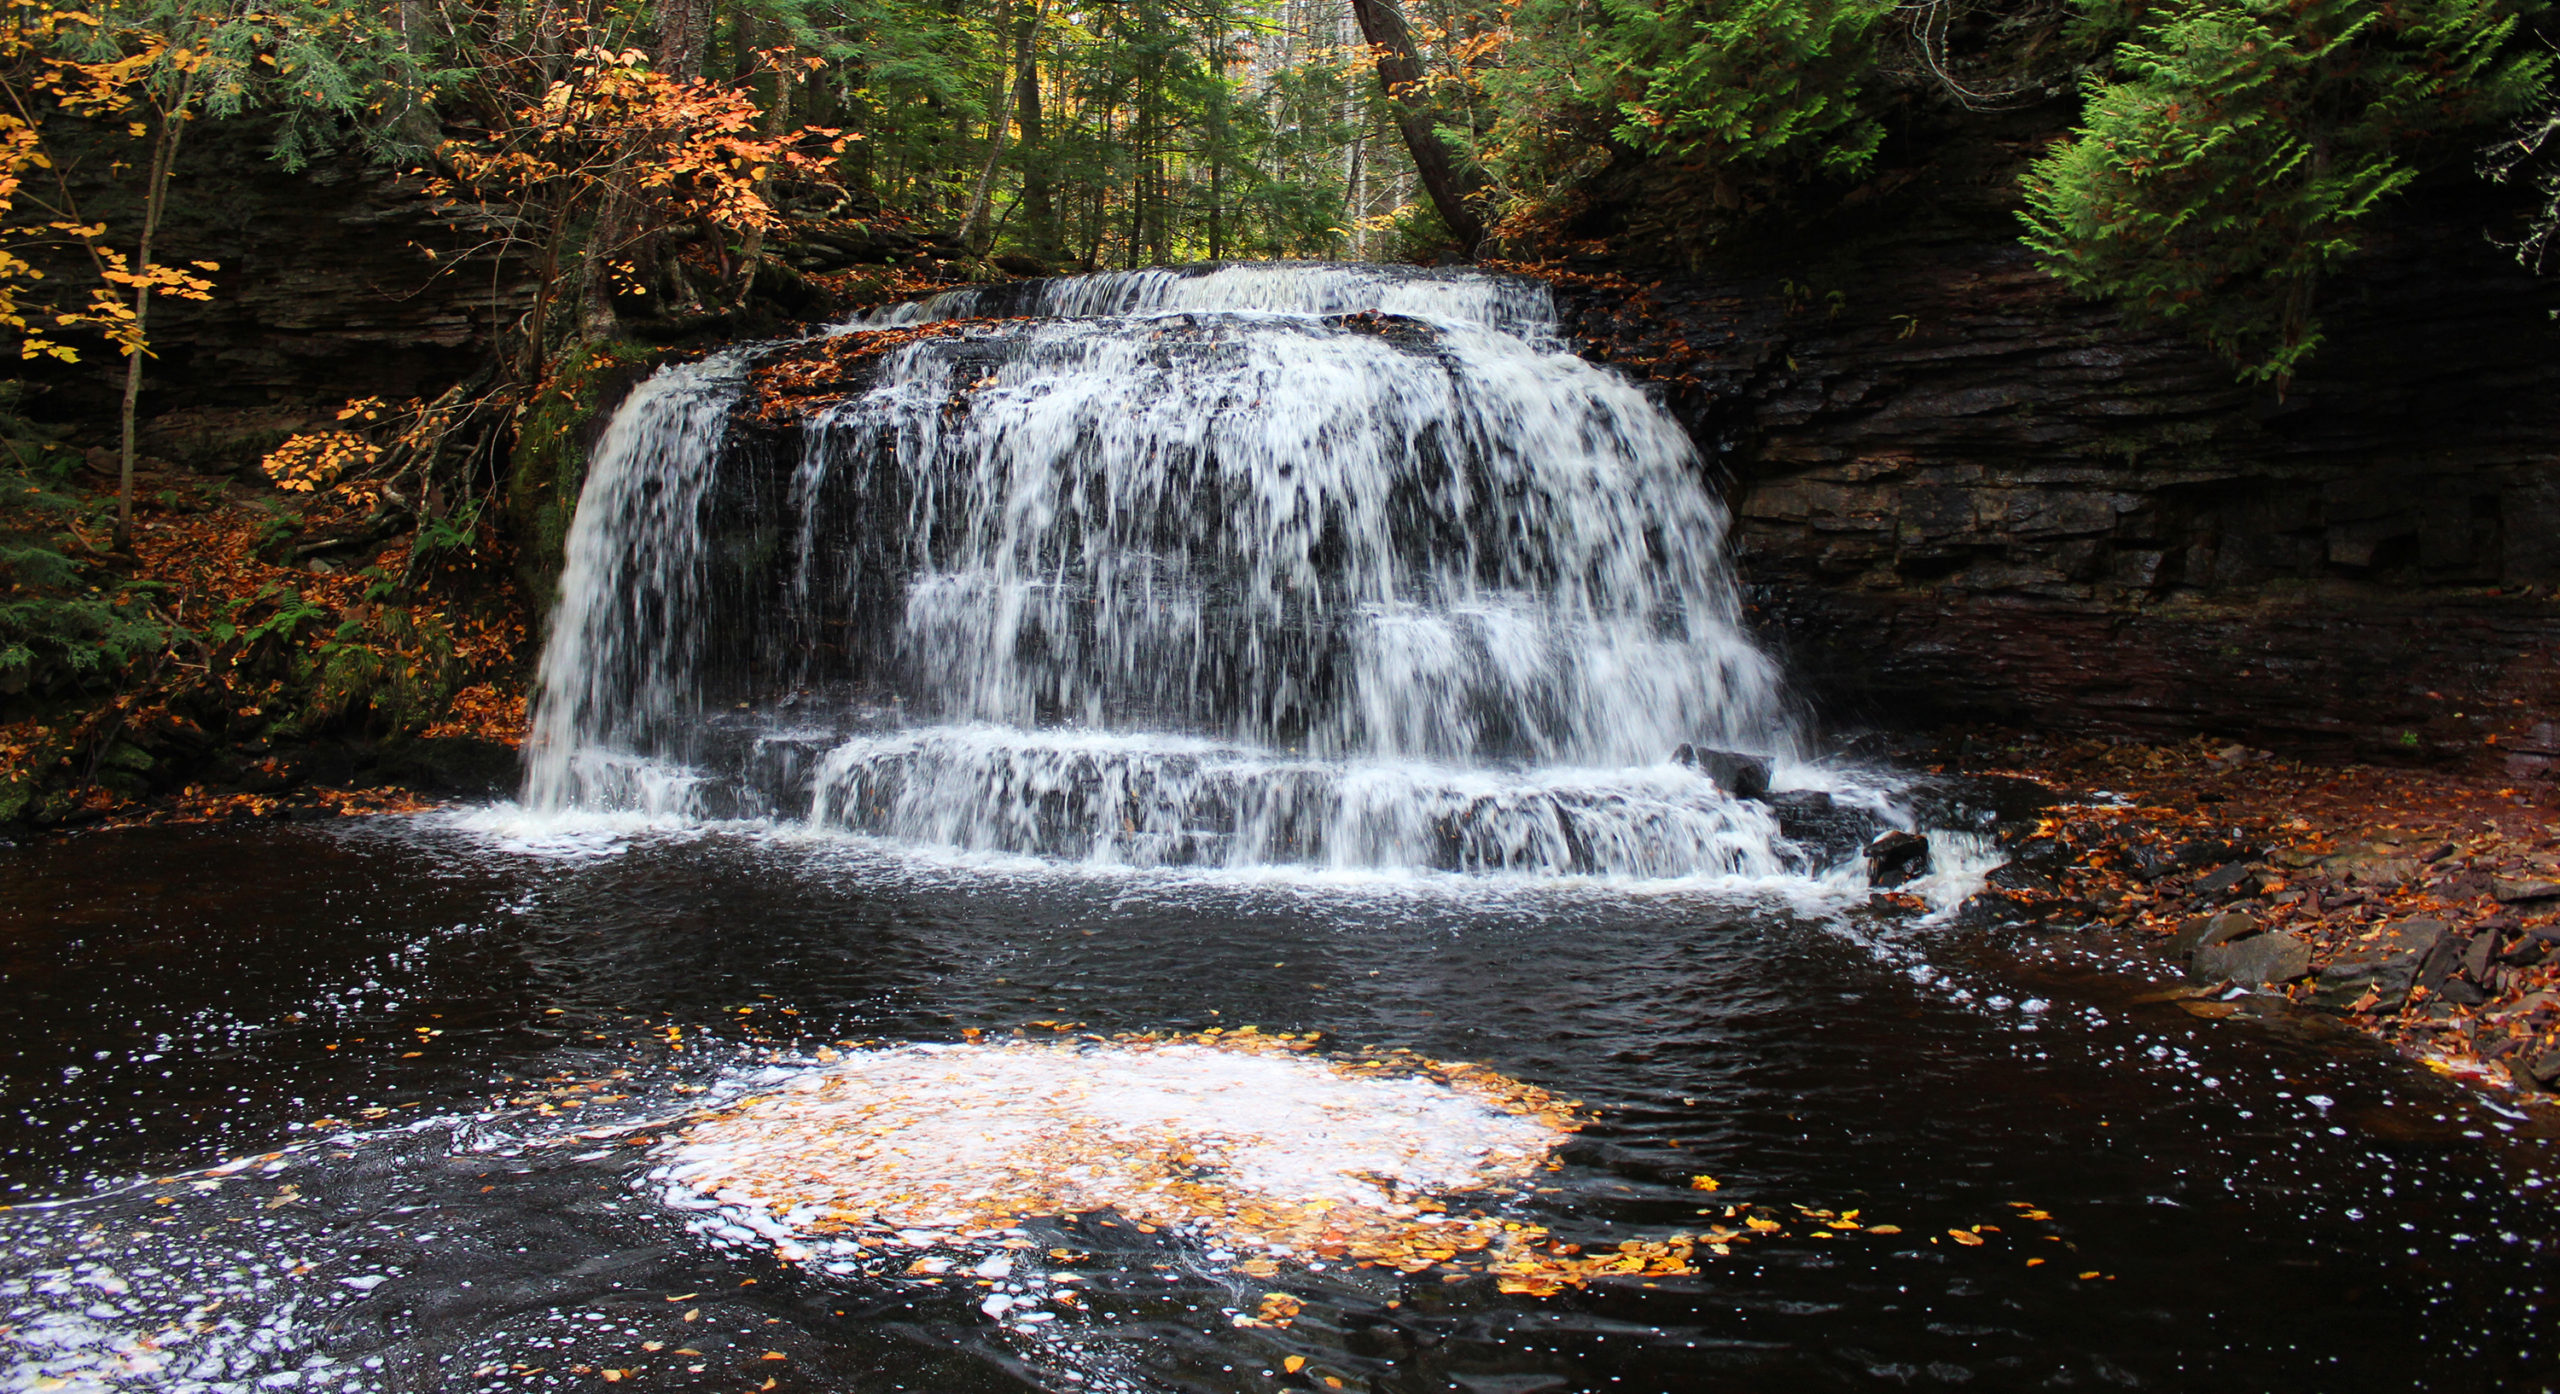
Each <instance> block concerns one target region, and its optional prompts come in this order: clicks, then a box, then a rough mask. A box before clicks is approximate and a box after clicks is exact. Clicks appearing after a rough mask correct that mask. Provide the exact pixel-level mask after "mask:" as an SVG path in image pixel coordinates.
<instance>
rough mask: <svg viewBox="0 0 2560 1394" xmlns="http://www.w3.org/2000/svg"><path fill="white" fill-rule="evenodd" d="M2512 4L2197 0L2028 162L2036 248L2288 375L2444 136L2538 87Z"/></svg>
mask: <svg viewBox="0 0 2560 1394" xmlns="http://www.w3.org/2000/svg"><path fill="white" fill-rule="evenodd" d="M2516 28H2517V13H2516V8H2515V7H2514V6H2513V5H2509V4H2505V3H2501V0H2398V2H2397V3H2389V4H2385V3H2380V0H2188V3H2184V4H2180V5H2177V6H2175V7H2174V8H2171V9H2168V10H2165V11H2162V12H2160V13H2158V14H2157V15H2156V16H2154V17H2153V18H2151V19H2150V20H2149V21H2148V22H2147V23H2145V24H2144V25H2143V27H2142V28H2141V29H2140V30H2139V32H2137V33H2136V34H2135V36H2134V37H2132V38H2130V39H2128V40H2126V41H2125V42H2123V43H2122V44H2120V45H2118V46H2117V48H2116V50H2115V61H2114V65H2113V71H2112V72H2111V73H2109V74H2107V75H2105V76H2103V77H2096V78H2092V79H2091V80H2090V81H2089V83H2088V84H2087V86H2086V89H2085V93H2084V96H2085V107H2084V110H2083V114H2082V117H2081V121H2080V124H2079V126H2078V128H2077V129H2076V130H2075V131H2074V132H2073V133H2072V135H2071V137H2070V138H2069V139H2067V140H2065V141H2064V142H2062V143H2061V144H2060V145H2059V146H2057V147H2056V148H2055V149H2054V150H2053V151H2052V152H2051V153H2050V154H2048V155H2047V156H2045V158H2043V159H2041V160H2039V161H2037V162H2036V163H2035V165H2034V166H2033V167H2032V168H2031V170H2030V171H2029V172H2028V174H2027V175H2026V178H2025V181H2024V192H2025V197H2026V207H2025V209H2024V210H2023V211H2022V212H2021V213H2020V215H2019V216H2020V218H2021V219H2022V220H2023V222H2024V223H2025V226H2026V235H2025V241H2026V244H2027V245H2028V246H2029V247H2030V248H2032V249H2034V251H2035V252H2036V253H2037V257H2038V260H2039V261H2040V262H2041V263H2042V265H2043V266H2044V267H2045V268H2046V269H2047V270H2048V271H2051V272H2052V273H2053V274H2054V275H2055V276H2057V277H2060V278H2061V279H2062V280H2063V281H2064V282H2065V283H2066V284H2068V285H2070V286H2071V287H2072V288H2073V289H2075V290H2078V291H2081V292H2082V293H2084V294H2087V295H2090V296H2093V297H2103V298H2107V299H2112V300H2114V301H2115V302H2117V303H2118V304H2119V305H2121V306H2122V307H2123V308H2124V310H2125V311H2126V313H2127V314H2128V315H2129V316H2131V317H2132V318H2134V319H2135V320H2137V321H2142V322H2153V323H2167V324H2176V325H2181V326H2184V327H2185V328H2187V329H2188V330H2189V331H2191V332H2192V333H2194V334H2195V335H2196V336H2197V337H2198V338H2200V339H2202V340H2203V341H2204V342H2205V344H2207V345H2208V346H2209V347H2211V348H2212V349H2213V350H2214V351H2215V352H2216V353H2218V354H2220V355H2222V356H2223V357H2224V358H2226V359H2228V360H2229V361H2230V362H2231V363H2232V364H2233V365H2234V366H2235V367H2236V368H2237V369H2238V370H2239V371H2240V374H2241V376H2242V377H2243V378H2244V379H2248V380H2254V381H2271V382H2274V383H2275V384H2277V385H2278V387H2279V388H2281V387H2282V385H2283V384H2284V383H2285V382H2286V381H2287V380H2289V379H2290V378H2291V377H2292V375H2293V374H2294V373H2295V372H2296V371H2297V370H2298V369H2299V368H2300V367H2301V366H2302V364H2303V362H2304V361H2305V360H2306V359H2307V358H2308V357H2309V356H2310V355H2311V353H2312V352H2313V350H2314V349H2316V348H2317V347H2318V345H2319V343H2320V324H2319V320H2318V319H2317V317H2316V316H2315V315H2314V314H2313V307H2314V292H2315V289H2316V287H2317V285H2318V282H2319V280H2320V278H2321V277H2322V276H2324V275H2326V274H2328V273H2329V272H2331V271H2333V270H2335V269H2336V268H2337V267H2338V265H2339V264H2340V263H2341V262H2342V261H2344V260H2345V259H2346V258H2347V257H2349V256H2350V255H2351V254H2353V253H2354V252H2355V251H2356V249H2357V248H2358V246H2359V243H2360V237H2359V232H2358V225H2359V224H2360V223H2361V222H2362V221H2363V220H2364V219H2365V218H2366V217H2368V216H2369V215H2370V214H2372V212H2373V211H2374V210H2375V208H2376V207H2377V206H2379V205H2380V204H2381V203H2382V202H2383V201H2384V200H2385V199H2387V198H2389V197H2390V196H2391V195H2393V194H2395V193H2397V192H2399V191H2401V190H2402V189H2404V188H2406V187H2407V186H2408V185H2409V183H2410V182H2411V181H2412V180H2414V179H2415V178H2417V176H2418V165H2417V163H2416V161H2417V160H2419V159H2421V158H2423V157H2424V156H2425V155H2426V154H2427V153H2428V151H2429V149H2430V147H2431V146H2432V145H2434V144H2435V143H2437V142H2439V141H2440V140H2441V138H2442V137H2443V136H2444V135H2446V134H2448V133H2457V132H2460V131H2463V130H2465V129H2476V128H2478V127H2479V126H2481V125H2483V124H2485V123H2488V122H2494V121H2498V120H2502V119H2505V118H2508V117H2510V116H2512V115H2513V114H2514V113H2515V112H2517V111H2519V110H2521V109H2523V108H2525V107H2526V106H2528V105H2530V104H2531V103H2532V102H2533V101H2534V100H2535V99H2536V98H2538V97H2539V96H2540V95H2541V94H2542V92H2543V90H2544V86H2545V82H2546V78H2547V75H2548V71H2549V60H2548V59H2547V58H2545V57H2544V56H2542V55H2541V54H2539V53H2534V52H2524V51H2519V49H2520V46H2519V45H2517V44H2516V43H2515V42H2514V40H2515V37H2516Z"/></svg>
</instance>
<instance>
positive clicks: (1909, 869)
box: [1867, 829, 1929, 891]
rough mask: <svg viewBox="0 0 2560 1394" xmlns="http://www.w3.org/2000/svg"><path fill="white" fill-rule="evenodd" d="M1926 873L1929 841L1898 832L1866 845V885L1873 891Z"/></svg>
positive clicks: (1886, 888) (1919, 836)
mask: <svg viewBox="0 0 2560 1394" xmlns="http://www.w3.org/2000/svg"><path fill="white" fill-rule="evenodd" d="M1928 874H1929V839H1927V838H1925V837H1922V836H1921V835H1920V834H1918V833H1908V832H1903V831H1901V830H1899V829H1897V830H1895V831H1893V832H1889V833H1886V834H1885V835H1884V836H1882V837H1879V838H1877V839H1876V840H1875V841H1873V842H1870V843H1868V844H1867V884H1868V885H1869V886H1872V887H1874V888H1875V889H1877V890H1880V891H1881V890H1889V889H1891V888H1893V887H1895V886H1899V885H1903V884H1906V883H1908V882H1911V881H1915V880H1917V879H1919V878H1920V877H1923V876H1926V875H1928Z"/></svg>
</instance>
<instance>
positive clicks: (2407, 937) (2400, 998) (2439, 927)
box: [2311, 918, 2446, 1012]
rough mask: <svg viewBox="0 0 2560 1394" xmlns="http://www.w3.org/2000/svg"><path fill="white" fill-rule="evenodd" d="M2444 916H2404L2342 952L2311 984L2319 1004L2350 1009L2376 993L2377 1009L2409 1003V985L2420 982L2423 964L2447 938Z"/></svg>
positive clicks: (2389, 1009) (2374, 1007)
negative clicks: (2367, 940)
mask: <svg viewBox="0 0 2560 1394" xmlns="http://www.w3.org/2000/svg"><path fill="white" fill-rule="evenodd" d="M2445 938H2446V931H2445V926H2444V922H2443V921H2442V920H2434V919H2425V918H2419V919H2409V920H2402V921H2401V922H2399V923H2398V924H2396V925H2393V926H2391V928H2390V929H2389V930H2387V931H2385V933H2384V934H2383V935H2382V937H2381V938H2380V939H2378V940H2376V941H2374V942H2372V943H2370V944H2366V945H2363V946H2361V947H2359V948H2357V949H2355V950H2353V951H2351V952H2349V953H2346V954H2343V955H2341V956H2339V958H2338V959H2337V960H2336V961H2335V962H2333V963H2331V964H2330V965H2329V966H2328V967H2326V968H2323V969H2321V970H2320V981H2319V984H2318V985H2317V986H2315V987H2314V988H2313V989H2312V990H2311V1001H2312V1004H2313V1005H2314V1006H2320V1007H2326V1008H2328V1009H2329V1010H2331V1011H2350V1010H2353V1009H2354V1008H2355V1005H2356V1004H2357V1003H2359V1002H2362V1001H2364V1000H2365V997H2366V995H2367V994H2368V993H2370V994H2371V995H2372V998H2373V1001H2372V1010H2374V1011H2377V1012H2396V1011H2398V1010H2400V1008H2401V1007H2402V1006H2404V1005H2406V1004H2407V1003H2408V1000H2409V989H2410V988H2412V987H2415V986H2417V983H2418V976H2419V970H2420V968H2422V967H2423V966H2424V965H2425V964H2426V962H2427V960H2428V959H2429V958H2430V957H2431V956H2433V955H2434V953H2435V951H2436V949H2437V947H2438V946H2439V945H2441V944H2442V943H2444V942H2445Z"/></svg>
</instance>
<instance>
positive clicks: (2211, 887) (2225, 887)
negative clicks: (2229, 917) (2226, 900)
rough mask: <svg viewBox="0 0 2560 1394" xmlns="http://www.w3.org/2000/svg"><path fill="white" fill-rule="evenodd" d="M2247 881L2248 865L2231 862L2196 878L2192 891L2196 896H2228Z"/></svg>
mask: <svg viewBox="0 0 2560 1394" xmlns="http://www.w3.org/2000/svg"><path fill="white" fill-rule="evenodd" d="M2248 879H2249V864H2248V863H2247V862H2232V863H2230V864H2229V865H2227V866H2223V867H2219V868H2216V869H2215V870H2213V871H2211V872H2208V873H2206V874H2205V875H2203V876H2200V877H2197V878H2196V883H2195V886H2194V887H2193V890H2194V891H2195V893H2196V894H2197V895H2214V896H2218V895H2228V894H2231V893H2232V892H2234V891H2237V890H2239V889H2240V885H2241V883H2242V882H2244V881H2246V880H2248Z"/></svg>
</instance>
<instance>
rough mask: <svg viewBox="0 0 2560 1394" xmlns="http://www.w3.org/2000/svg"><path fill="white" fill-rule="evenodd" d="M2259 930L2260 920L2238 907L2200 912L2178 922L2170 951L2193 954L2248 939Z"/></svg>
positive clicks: (2170, 938) (2173, 953)
mask: <svg viewBox="0 0 2560 1394" xmlns="http://www.w3.org/2000/svg"><path fill="white" fill-rule="evenodd" d="M2257 932H2258V922H2257V921H2256V920H2253V919H2251V918H2250V917H2248V916H2247V915H2244V914H2242V913H2241V912H2239V911H2237V910H2225V911H2223V912H2222V913H2221V914H2219V915H2197V916H2195V917H2193V918H2191V919H2189V920H2188V921H2187V922H2186V923H2184V924H2181V925H2179V926H2178V932H2177V933H2176V934H2173V935H2171V936H2170V937H2169V952H2170V954H2171V955H2173V956H2175V957H2178V958H2192V957H2194V956H2195V955H2196V954H2197V953H2198V952H2199V951H2201V950H2204V949H2209V948H2212V947H2213V946H2214V945H2216V944H2227V943H2230V942H2231V941H2232V940H2234V939H2246V938H2248V937H2249V936H2250V935H2252V934H2255V933H2257Z"/></svg>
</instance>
